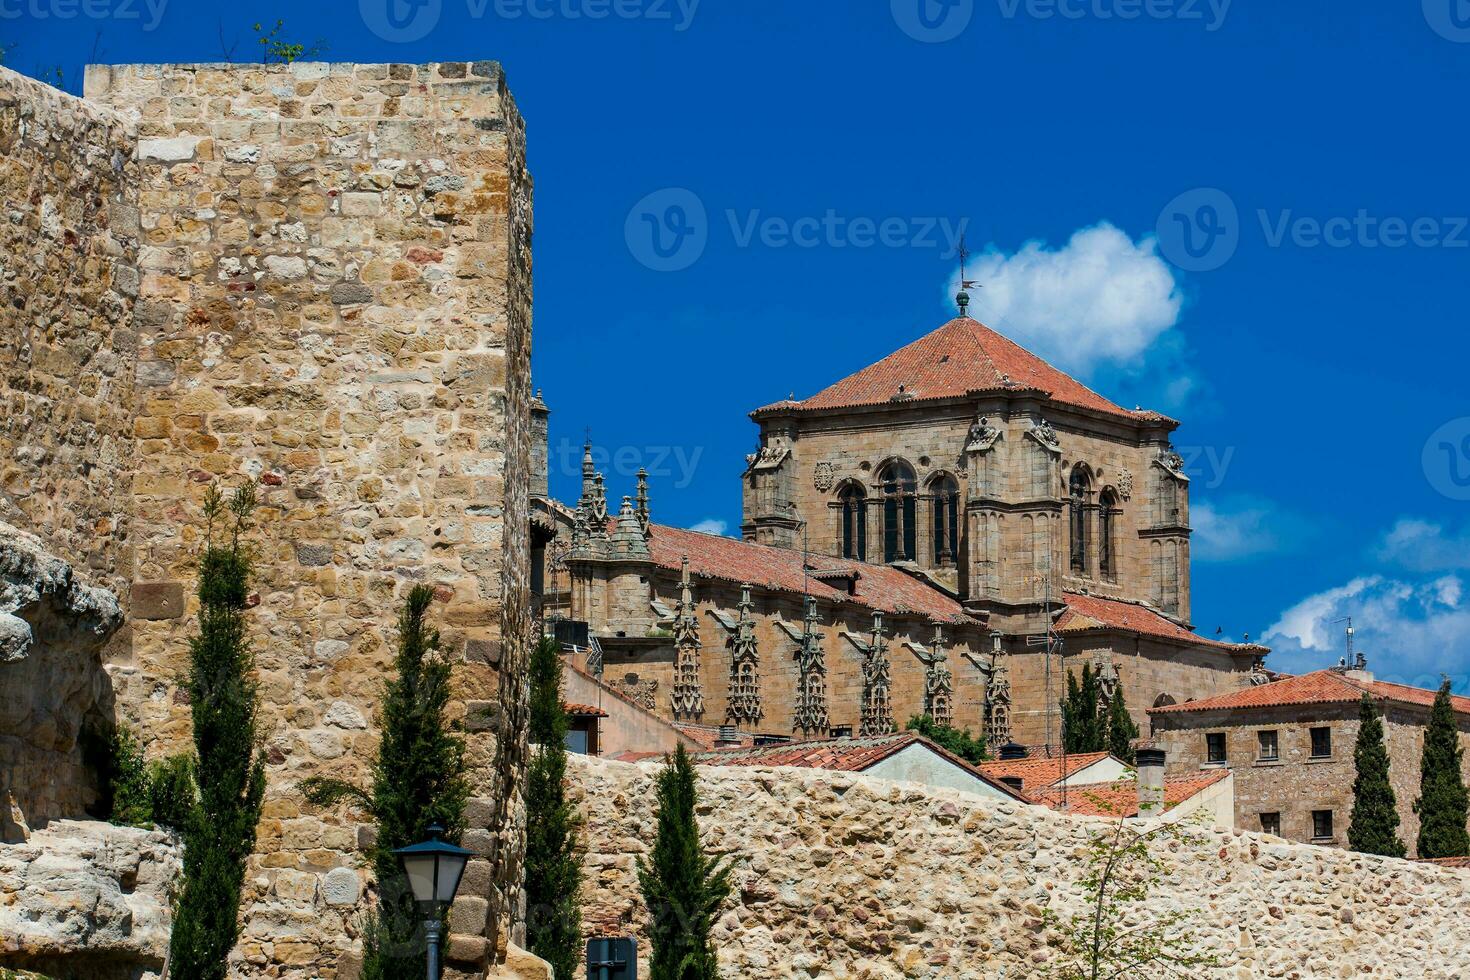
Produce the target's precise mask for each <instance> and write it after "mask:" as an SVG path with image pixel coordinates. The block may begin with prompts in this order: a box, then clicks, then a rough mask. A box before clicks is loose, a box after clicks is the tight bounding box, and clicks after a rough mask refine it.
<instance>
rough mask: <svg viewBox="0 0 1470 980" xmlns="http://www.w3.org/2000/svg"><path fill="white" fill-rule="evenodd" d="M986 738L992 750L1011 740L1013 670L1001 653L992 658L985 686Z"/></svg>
mask: <svg viewBox="0 0 1470 980" xmlns="http://www.w3.org/2000/svg"><path fill="white" fill-rule="evenodd" d="M985 738H986V740H987V741H989V742H990V750H991V751H992V752H994V751H996V750H997V749H999V748H1000V747H1001V746H1002V745H1004V744H1006V743H1007V742H1009V741H1010V740H1011V670H1010V667H1008V666H1007V665H1006V658H1005V657H1002V656H1000V655H999V654H997V655H996V656H995V657H993V658H992V659H991V665H990V682H989V683H988V684H987V685H986V687H985Z"/></svg>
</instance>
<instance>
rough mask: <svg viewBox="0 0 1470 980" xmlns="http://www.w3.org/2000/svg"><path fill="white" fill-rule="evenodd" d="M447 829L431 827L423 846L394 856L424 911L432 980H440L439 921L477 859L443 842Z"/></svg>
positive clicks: (415, 846) (472, 852) (403, 848)
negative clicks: (469, 866)
mask: <svg viewBox="0 0 1470 980" xmlns="http://www.w3.org/2000/svg"><path fill="white" fill-rule="evenodd" d="M443 833H444V828H443V827H441V826H440V825H439V824H437V823H436V824H430V825H429V837H430V839H429V840H426V841H424V842H423V843H421V844H410V845H409V846H408V847H400V848H398V849H397V850H395V851H394V852H393V853H394V854H395V855H396V856H397V857H398V863H399V864H401V865H403V872H404V874H406V875H408V885H409V887H410V888H412V889H413V898H414V901H416V902H418V903H419V905H420V906H421V907H422V908H423V910H424V931H425V933H426V934H427V936H428V940H429V980H439V933H440V928H441V924H440V917H441V914H442V909H443V907H444V906H445V905H448V904H449V903H450V902H452V901H454V893H455V892H457V891H458V890H459V879H460V877H461V876H462V875H463V874H464V866H465V864H467V863H468V862H469V859H470V858H471V857H473V856H474V853H475V852H474V851H467V850H465V849H464V848H463V847H458V846H456V845H454V844H451V843H449V842H448V841H443V840H440V839H439V837H440V835H441V834H443Z"/></svg>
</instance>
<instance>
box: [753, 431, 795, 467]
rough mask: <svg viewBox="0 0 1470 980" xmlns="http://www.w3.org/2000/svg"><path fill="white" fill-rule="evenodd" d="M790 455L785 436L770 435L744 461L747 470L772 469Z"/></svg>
mask: <svg viewBox="0 0 1470 980" xmlns="http://www.w3.org/2000/svg"><path fill="white" fill-rule="evenodd" d="M790 455H791V447H790V445H788V444H787V442H786V439H785V437H783V436H772V437H771V439H770V441H769V442H767V443H766V444H765V445H763V446H760V447H759V448H757V449H756V451H755V452H753V453H751V454H750V455H748V456H746V457H745V462H746V464H747V465H748V466H749V470H774V469H778V468H779V467H780V466H781V464H782V463H784V462H785V461H786V457H787V456H790ZM749 470H747V472H749Z"/></svg>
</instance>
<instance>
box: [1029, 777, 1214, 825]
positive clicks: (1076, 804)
mask: <svg viewBox="0 0 1470 980" xmlns="http://www.w3.org/2000/svg"><path fill="white" fill-rule="evenodd" d="M1229 776H1230V771H1229V770H1228V769H1219V770H1215V771H1214V772H1202V773H1197V774H1195V773H1192V774H1190V775H1187V776H1168V777H1165V779H1164V809H1165V810H1172V809H1173V808H1174V807H1176V806H1178V805H1179V804H1181V803H1183V802H1184V801H1185V800H1188V799H1190V798H1191V797H1193V796H1195V795H1196V794H1198V793H1200V792H1202V791H1204V790H1206V789H1208V788H1209V787H1211V786H1213V785H1215V784H1216V783H1218V782H1220V781H1221V780H1222V779H1228V778H1229ZM1031 795H1032V797H1033V798H1034V799H1035V800H1036V802H1038V803H1041V804H1043V805H1044V806H1049V807H1051V808H1052V809H1053V810H1061V809H1062V788H1061V787H1060V786H1053V787H1048V788H1047V789H1042V790H1037V791H1035V792H1034V793H1032V794H1031ZM1066 812H1067V813H1077V814H1082V815H1084V816H1090V817H1134V816H1137V815H1138V783H1137V782H1136V781H1135V780H1132V779H1120V780H1118V781H1117V782H1115V783H1098V784H1097V785H1093V786H1068V787H1067V808H1066Z"/></svg>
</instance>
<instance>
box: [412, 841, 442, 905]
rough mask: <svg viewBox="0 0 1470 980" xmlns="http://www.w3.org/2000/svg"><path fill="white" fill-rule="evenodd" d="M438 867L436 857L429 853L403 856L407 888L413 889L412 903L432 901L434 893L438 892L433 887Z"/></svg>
mask: <svg viewBox="0 0 1470 980" xmlns="http://www.w3.org/2000/svg"><path fill="white" fill-rule="evenodd" d="M438 866H439V858H438V855H436V854H434V853H433V852H431V851H425V852H420V853H418V854H405V855H403V871H404V873H405V874H407V875H408V886H409V887H410V888H412V889H413V898H414V901H416V902H432V901H433V900H434V893H435V892H436V891H437V890H438V889H436V888H435V887H434V872H435V871H436V870H437V869H438Z"/></svg>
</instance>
